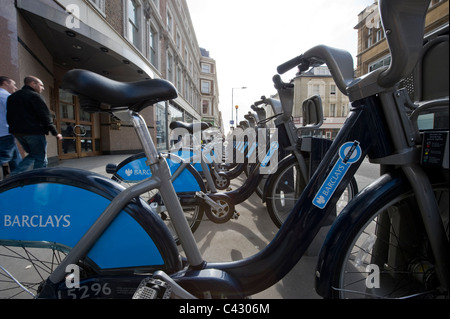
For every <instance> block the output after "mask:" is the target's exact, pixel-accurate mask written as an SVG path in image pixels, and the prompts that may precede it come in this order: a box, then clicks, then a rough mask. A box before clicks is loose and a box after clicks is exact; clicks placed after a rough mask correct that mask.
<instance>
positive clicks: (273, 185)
mask: <svg viewBox="0 0 450 319" xmlns="http://www.w3.org/2000/svg"><path fill="white" fill-rule="evenodd" d="M275 174H276V175H275V176H274V177H273V178H272V180H271V181H270V183H269V184H268V185H267V197H266V206H267V210H268V212H269V215H270V218H271V219H272V221H273V222H274V223H275V225H276V226H277V227H281V225H282V224H283V223H284V221H285V220H286V218H287V217H288V216H289V213H290V212H291V211H292V208H293V207H294V205H295V203H296V202H297V200H298V199H299V197H300V195H301V194H302V192H303V190H304V189H305V187H306V182H305V180H306V179H305V178H304V177H303V176H302V173H301V170H300V166H299V165H298V163H297V160H296V158H295V157H294V156H293V157H292V158H291V159H290V160H289V161H288V162H287V163H286V165H284V166H283V167H280V168H279V171H278V172H277V173H275ZM357 192H358V187H357V184H356V180H355V179H354V178H353V179H352V180H351V182H350V183H349V185H348V186H347V188H346V190H345V191H344V193H343V194H342V195H341V197H340V198H339V200H338V202H337V203H336V213H337V214H339V213H340V212H341V210H342V209H343V208H344V207H345V206H346V205H347V203H348V202H349V201H350V200H351V199H352V198H353V197H354V196H355V195H356V193H357Z"/></svg>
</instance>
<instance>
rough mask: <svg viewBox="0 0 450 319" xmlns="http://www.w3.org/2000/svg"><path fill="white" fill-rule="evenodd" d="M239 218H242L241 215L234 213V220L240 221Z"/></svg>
mask: <svg viewBox="0 0 450 319" xmlns="http://www.w3.org/2000/svg"><path fill="white" fill-rule="evenodd" d="M239 216H241V214H239V213H237V212H234V214H233V217H232V218H233V219H238V218H239Z"/></svg>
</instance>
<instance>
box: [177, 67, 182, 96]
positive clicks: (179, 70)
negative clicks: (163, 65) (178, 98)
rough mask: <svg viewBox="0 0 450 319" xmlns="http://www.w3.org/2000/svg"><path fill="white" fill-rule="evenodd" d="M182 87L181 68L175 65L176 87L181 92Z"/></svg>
mask: <svg viewBox="0 0 450 319" xmlns="http://www.w3.org/2000/svg"><path fill="white" fill-rule="evenodd" d="M182 87H183V72H182V70H181V66H178V67H177V89H178V91H180V92H181V89H182Z"/></svg>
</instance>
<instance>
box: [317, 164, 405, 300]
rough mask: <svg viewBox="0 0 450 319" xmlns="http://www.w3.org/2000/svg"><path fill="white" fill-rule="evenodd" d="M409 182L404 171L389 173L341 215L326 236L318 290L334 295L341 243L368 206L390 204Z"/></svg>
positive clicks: (323, 293) (318, 270)
mask: <svg viewBox="0 0 450 319" xmlns="http://www.w3.org/2000/svg"><path fill="white" fill-rule="evenodd" d="M407 186H409V183H408V181H407V179H406V177H405V176H404V175H403V174H402V173H401V172H400V171H398V170H397V171H394V172H392V173H388V174H385V175H383V176H381V177H380V178H378V179H377V180H376V181H374V182H373V183H372V184H370V185H369V186H367V187H366V188H365V189H364V190H362V191H361V192H360V193H358V194H357V195H356V197H354V198H353V199H352V200H351V202H350V203H349V204H348V205H347V206H346V207H345V209H344V210H343V211H342V212H341V213H340V214H339V215H338V217H337V219H336V221H335V222H334V223H333V225H332V226H331V229H330V231H329V233H328V235H327V237H326V239H325V242H324V244H323V246H322V249H321V251H320V253H319V258H318V261H317V267H316V272H315V274H316V278H315V280H316V282H315V284H316V292H317V293H318V294H319V295H320V296H322V297H324V298H331V296H332V294H333V292H332V281H333V278H332V276H333V274H334V270H335V269H336V267H338V265H339V263H341V262H342V258H343V256H341V255H340V254H339V252H340V251H341V249H340V248H341V246H342V245H344V244H345V242H346V239H347V238H348V236H351V235H352V229H353V227H355V225H359V224H360V223H359V219H361V218H362V217H363V216H364V212H365V211H366V210H367V208H368V207H371V206H373V205H377V204H378V205H381V204H383V203H386V196H388V195H389V194H390V193H392V192H393V191H394V190H396V189H397V188H400V187H407Z"/></svg>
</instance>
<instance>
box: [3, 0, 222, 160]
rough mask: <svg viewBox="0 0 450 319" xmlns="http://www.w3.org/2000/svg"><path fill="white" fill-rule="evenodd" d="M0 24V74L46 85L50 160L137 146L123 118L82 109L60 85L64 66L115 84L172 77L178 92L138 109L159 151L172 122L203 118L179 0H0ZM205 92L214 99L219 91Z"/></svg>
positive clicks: (195, 62) (197, 54) (195, 55)
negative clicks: (54, 133) (51, 126)
mask: <svg viewBox="0 0 450 319" xmlns="http://www.w3.org/2000/svg"><path fill="white" fill-rule="evenodd" d="M0 27H1V28H2V30H7V31H5V32H3V33H2V35H0V47H1V48H2V50H1V53H0V54H1V60H0V70H1V73H2V75H6V76H9V77H11V78H13V79H14V80H15V81H16V82H17V83H19V85H20V84H21V83H22V82H23V79H24V77H25V76H26V75H29V74H32V75H35V76H37V77H39V78H40V79H41V80H42V81H43V82H44V84H45V86H46V90H45V91H44V94H43V95H44V98H45V100H46V102H47V104H48V106H49V108H50V109H51V112H52V114H53V115H54V117H55V124H56V125H57V128H58V131H59V132H61V133H62V134H63V136H64V140H63V141H59V142H57V141H56V140H55V139H54V138H52V137H49V138H48V142H49V146H48V156H49V161H55V160H58V159H65V158H76V157H84V156H95V155H100V154H122V153H134V152H138V151H140V150H141V149H142V147H141V145H140V143H139V141H138V140H137V137H136V134H135V133H134V129H133V128H132V127H131V126H130V125H129V123H121V122H120V121H118V120H117V119H115V118H113V117H111V116H110V115H108V114H91V113H87V112H85V111H84V110H82V109H81V108H80V107H79V103H78V99H77V97H75V96H73V95H71V94H69V93H68V92H65V91H62V90H60V88H59V87H60V83H61V79H62V76H63V75H64V73H65V72H67V71H68V70H70V69H74V68H77V69H87V70H90V71H93V72H96V73H98V74H101V75H104V76H106V77H109V78H111V79H114V80H118V81H127V82H132V81H140V80H145V79H153V78H163V79H167V80H169V81H171V82H172V83H173V84H174V85H175V86H176V88H177V90H178V93H179V97H178V98H177V99H175V100H173V101H168V102H165V103H158V104H156V105H154V106H150V107H147V108H146V109H145V110H143V111H142V112H141V114H142V116H143V117H144V119H145V120H146V122H147V125H148V127H149V129H150V132H151V133H152V136H153V138H154V140H155V144H156V145H157V147H158V149H159V150H161V151H165V150H167V149H168V148H169V146H170V144H169V129H168V127H169V123H170V122H171V121H173V120H182V121H186V122H192V121H194V120H197V121H200V120H201V119H202V111H203V108H202V101H203V94H202V92H201V80H200V76H201V75H203V74H204V72H202V68H201V62H200V61H201V59H203V57H202V55H201V51H200V47H199V44H198V42H197V38H196V36H195V30H194V27H193V24H192V21H191V18H190V14H189V9H188V6H187V3H186V0H107V1H106V0H58V1H55V0H33V1H30V0H4V1H2V6H1V8H0ZM211 60H212V59H211ZM214 69H215V67H214ZM214 81H215V83H214V84H213V85H214V87H217V78H215V79H214ZM207 96H208V98H209V99H210V100H211V101H215V100H218V90H214V91H213V92H212V93H210V94H208V95H207ZM210 114H211V115H212V114H216V113H213V112H212V111H211V113H210ZM208 115H209V114H208Z"/></svg>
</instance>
